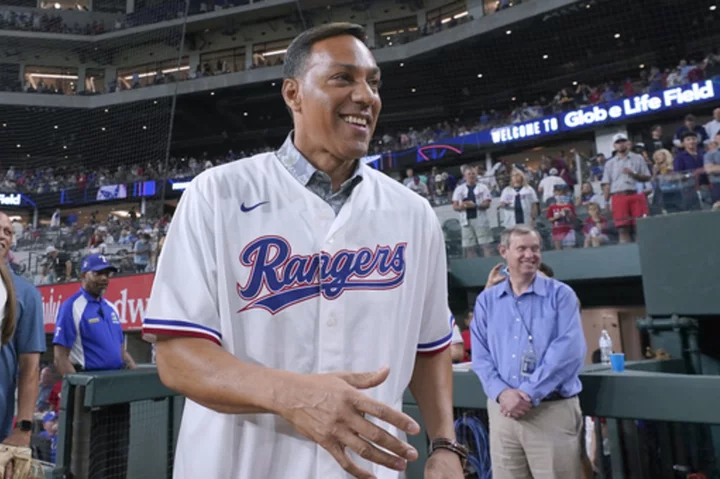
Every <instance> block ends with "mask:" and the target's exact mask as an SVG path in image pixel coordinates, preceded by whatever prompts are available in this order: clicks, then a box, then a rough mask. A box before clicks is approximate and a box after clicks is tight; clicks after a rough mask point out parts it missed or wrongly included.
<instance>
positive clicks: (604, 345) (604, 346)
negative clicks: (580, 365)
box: [600, 329, 612, 364]
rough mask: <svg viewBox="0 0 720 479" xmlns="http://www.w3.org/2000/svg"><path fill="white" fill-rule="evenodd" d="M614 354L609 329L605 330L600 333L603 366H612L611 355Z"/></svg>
mask: <svg viewBox="0 0 720 479" xmlns="http://www.w3.org/2000/svg"><path fill="white" fill-rule="evenodd" d="M611 354H612V339H610V335H609V334H608V332H607V329H603V330H602V331H601V332H600V362H601V363H602V364H610V355H611Z"/></svg>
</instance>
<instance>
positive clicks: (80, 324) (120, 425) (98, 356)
mask: <svg viewBox="0 0 720 479" xmlns="http://www.w3.org/2000/svg"><path fill="white" fill-rule="evenodd" d="M116 272H117V268H115V267H114V266H113V265H112V264H110V262H109V261H108V259H107V258H106V257H105V256H104V255H101V254H91V255H89V256H87V257H85V259H83V261H82V264H81V267H80V278H81V279H82V287H81V288H80V291H78V292H77V293H75V294H74V295H72V296H70V297H69V298H68V299H66V300H65V301H64V302H63V303H62V304H61V305H60V309H59V310H58V314H57V320H56V321H55V336H54V338H53V345H54V353H55V366H56V367H57V369H58V372H60V373H61V374H63V375H65V374H73V373H76V372H79V371H100V370H115V369H125V368H128V369H134V368H135V361H133V358H132V357H131V356H130V354H129V353H128V352H127V351H126V350H125V345H124V341H123V339H124V338H123V331H122V326H121V324H120V315H119V314H118V311H117V309H116V308H115V306H114V305H113V304H112V303H111V302H110V301H108V300H107V299H105V298H103V294H105V291H107V288H108V286H109V284H110V278H111V277H112V275H113V274H114V273H116ZM129 416H130V408H129V405H128V404H116V405H112V406H108V407H104V408H100V409H98V410H94V411H93V413H92V425H91V430H90V444H91V450H90V467H89V477H91V478H94V477H122V478H124V477H125V474H126V471H127V448H128V440H129V439H128V437H129V436H128V433H129V429H130V428H129V425H130V422H129ZM110 425H112V428H113V429H112V433H110V431H108V426H110Z"/></svg>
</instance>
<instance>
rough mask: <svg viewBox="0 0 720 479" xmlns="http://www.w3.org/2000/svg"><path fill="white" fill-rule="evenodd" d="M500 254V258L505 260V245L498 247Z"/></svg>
mask: <svg viewBox="0 0 720 479" xmlns="http://www.w3.org/2000/svg"><path fill="white" fill-rule="evenodd" d="M498 252H499V253H500V256H502V258H503V259H507V258H505V255H506V254H507V248H506V247H505V246H503V245H498Z"/></svg>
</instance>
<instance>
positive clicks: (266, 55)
mask: <svg viewBox="0 0 720 479" xmlns="http://www.w3.org/2000/svg"><path fill="white" fill-rule="evenodd" d="M388 40H390V38H389V37H388ZM286 51H287V48H283V49H282V50H271V51H269V52H265V53H263V54H262V56H264V57H271V56H273V55H282V54H283V53H285V52H286ZM188 68H189V67H188Z"/></svg>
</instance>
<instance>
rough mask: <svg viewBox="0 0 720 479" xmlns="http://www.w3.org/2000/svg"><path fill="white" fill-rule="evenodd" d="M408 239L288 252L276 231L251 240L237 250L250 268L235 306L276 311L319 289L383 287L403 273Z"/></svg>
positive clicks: (333, 292)
mask: <svg viewBox="0 0 720 479" xmlns="http://www.w3.org/2000/svg"><path fill="white" fill-rule="evenodd" d="M406 247H407V243H398V244H397V245H395V246H394V247H390V246H376V247H375V251H372V250H371V249H369V248H361V249H359V250H357V251H351V250H340V251H338V252H337V253H335V254H334V255H330V254H329V253H326V252H324V251H323V252H321V253H320V254H314V255H307V256H303V255H293V254H292V248H291V247H290V245H289V244H288V242H287V241H286V240H285V239H283V238H280V237H279V236H264V237H261V238H258V239H256V240H254V241H252V242H251V243H250V244H248V245H247V246H246V247H245V248H244V249H243V250H242V253H240V262H241V263H242V264H243V266H247V267H249V268H250V277H249V279H248V281H247V283H246V284H244V285H241V284H240V283H237V285H236V287H237V292H238V295H240V298H242V299H243V300H245V301H248V302H249V304H248V305H247V306H245V307H244V308H242V309H241V310H240V311H238V312H241V311H246V310H249V309H254V308H262V309H265V310H266V311H268V312H270V313H272V314H275V313H278V312H280V311H282V310H283V309H285V308H287V307H288V306H292V305H293V304H297V303H300V302H302V301H305V300H307V299H310V298H314V297H316V296H319V295H320V294H322V295H323V297H324V298H326V299H330V300H333V299H336V298H338V297H340V295H342V294H343V293H344V292H345V291H350V290H353V291H355V290H372V291H378V290H387V289H393V288H396V287H398V286H400V285H401V284H402V283H403V280H404V279H405V249H406Z"/></svg>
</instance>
